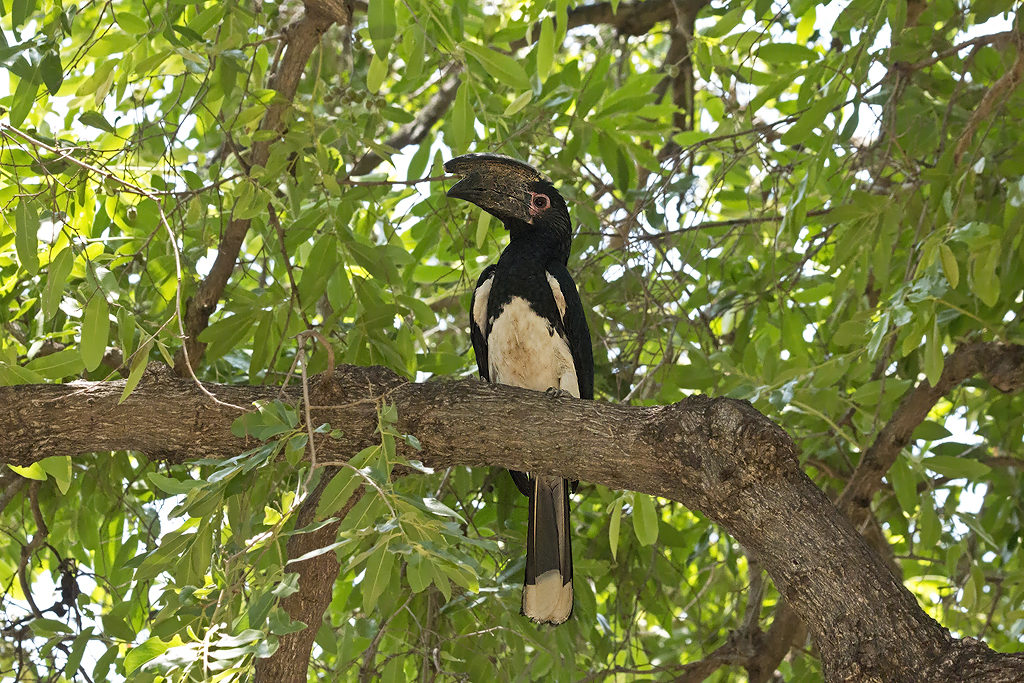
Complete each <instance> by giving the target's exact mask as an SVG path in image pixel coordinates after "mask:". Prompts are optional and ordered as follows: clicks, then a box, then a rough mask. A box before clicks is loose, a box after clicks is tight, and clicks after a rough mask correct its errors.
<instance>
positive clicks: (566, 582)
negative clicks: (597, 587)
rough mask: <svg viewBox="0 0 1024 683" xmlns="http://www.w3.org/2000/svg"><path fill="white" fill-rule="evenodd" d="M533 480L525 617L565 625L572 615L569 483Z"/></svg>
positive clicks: (547, 479) (525, 586)
mask: <svg viewBox="0 0 1024 683" xmlns="http://www.w3.org/2000/svg"><path fill="white" fill-rule="evenodd" d="M532 479H533V481H532V484H533V490H532V491H531V494H530V525H529V528H528V530H527V539H526V579H525V581H524V585H523V614H524V615H525V616H527V617H529V618H530V619H533V620H534V621H537V622H541V623H544V622H547V623H551V624H561V623H562V622H564V621H565V620H566V619H568V618H569V616H570V615H571V614H572V544H571V542H570V539H569V482H568V481H567V480H565V479H557V478H555V477H538V476H534V477H533V478H532Z"/></svg>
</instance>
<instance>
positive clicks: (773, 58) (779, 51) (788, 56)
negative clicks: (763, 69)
mask: <svg viewBox="0 0 1024 683" xmlns="http://www.w3.org/2000/svg"><path fill="white" fill-rule="evenodd" d="M757 57H758V59H763V60H764V61H766V62H772V63H776V64H784V63H788V62H807V61H813V60H815V59H817V58H818V54H817V53H816V52H815V51H814V50H812V49H810V48H809V47H806V46H804V45H796V44H794V43H768V44H766V45H762V46H761V47H759V48H757Z"/></svg>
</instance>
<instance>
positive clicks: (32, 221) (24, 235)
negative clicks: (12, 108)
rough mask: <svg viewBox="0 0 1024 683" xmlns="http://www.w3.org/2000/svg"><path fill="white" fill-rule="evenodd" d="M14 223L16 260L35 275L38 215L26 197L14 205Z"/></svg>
mask: <svg viewBox="0 0 1024 683" xmlns="http://www.w3.org/2000/svg"><path fill="white" fill-rule="evenodd" d="M12 125H16V124H12ZM14 223H15V230H16V231H15V236H14V246H15V248H16V249H17V251H18V262H19V263H20V264H21V267H22V268H24V269H25V271H26V272H28V273H29V274H30V275H35V274H36V273H37V272H39V254H38V253H37V252H38V249H39V247H38V239H39V238H38V233H39V215H38V214H37V213H36V208H35V205H33V204H32V202H30V201H29V200H28V199H25V198H22V199H21V201H19V202H18V206H17V207H15V209H14Z"/></svg>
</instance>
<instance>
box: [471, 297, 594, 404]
mask: <svg viewBox="0 0 1024 683" xmlns="http://www.w3.org/2000/svg"><path fill="white" fill-rule="evenodd" d="M487 348H488V351H487V356H488V361H489V362H488V365H489V367H488V371H489V373H490V377H491V381H492V382H496V383H498V384H510V385H512V386H516V387H524V388H526V389H533V390H535V391H546V390H548V389H550V388H552V387H554V388H556V389H563V390H565V391H568V392H569V393H570V394H572V395H573V396H575V397H577V398H579V395H580V388H579V381H578V379H577V378H576V366H575V365H574V364H573V362H572V352H571V351H570V350H569V345H568V344H567V343H566V341H565V339H563V338H562V336H561V335H560V334H558V333H557V332H555V331H554V329H553V328H552V327H551V326H550V325H549V324H548V322H547V321H546V320H544V318H542V317H540V316H539V315H537V314H536V313H534V312H533V309H531V308H530V305H529V304H528V303H526V301H525V300H524V299H521V298H519V297H513V298H512V300H511V301H509V302H508V303H507V304H505V306H504V307H503V308H502V310H501V311H500V312H499V313H498V316H497V319H496V320H494V321H493V323H491V326H490V330H489V333H488V335H487Z"/></svg>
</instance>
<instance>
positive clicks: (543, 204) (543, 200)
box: [533, 194, 550, 209]
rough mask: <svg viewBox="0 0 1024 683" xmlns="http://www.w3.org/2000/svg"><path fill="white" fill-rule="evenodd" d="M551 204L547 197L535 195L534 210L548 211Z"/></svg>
mask: <svg viewBox="0 0 1024 683" xmlns="http://www.w3.org/2000/svg"><path fill="white" fill-rule="evenodd" d="M549 203H550V200H549V199H548V197H547V195H543V194H535V195H533V206H534V208H537V209H546V208H548V205H549Z"/></svg>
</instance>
